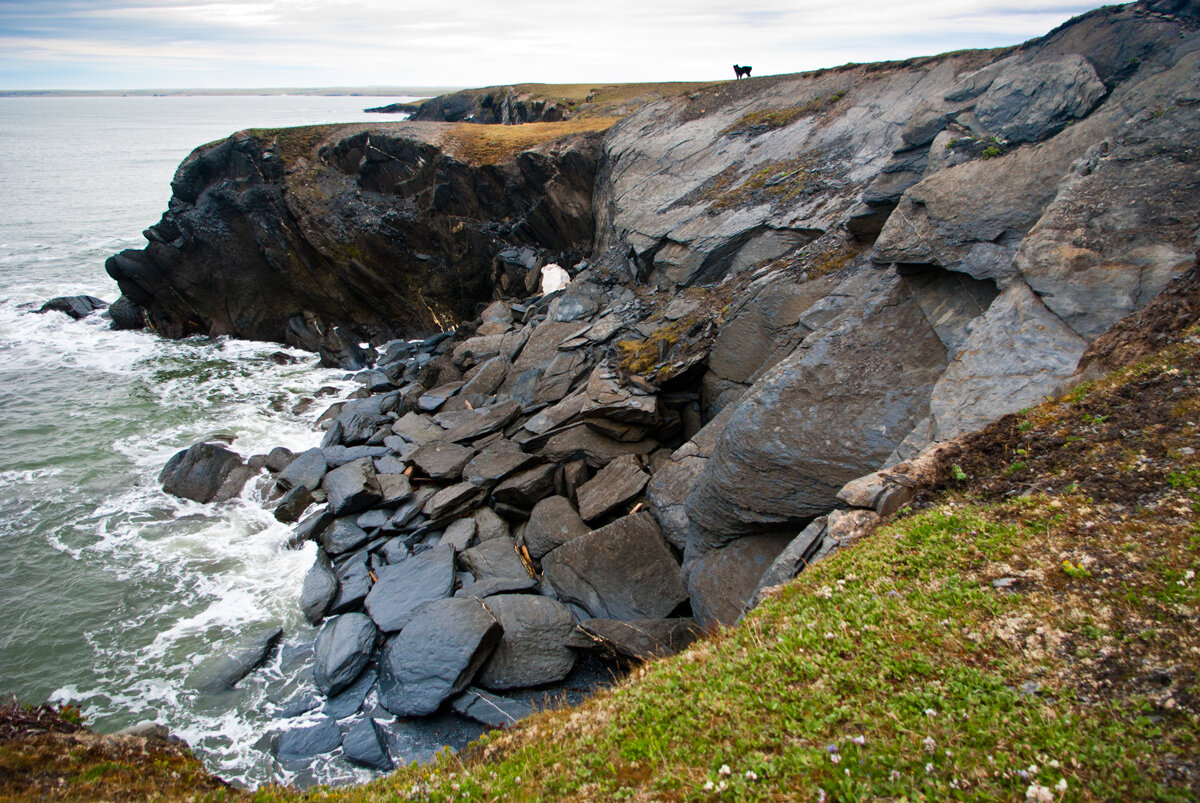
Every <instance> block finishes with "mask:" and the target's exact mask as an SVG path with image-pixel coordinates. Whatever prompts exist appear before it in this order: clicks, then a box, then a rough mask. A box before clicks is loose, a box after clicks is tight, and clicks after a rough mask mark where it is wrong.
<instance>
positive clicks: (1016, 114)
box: [975, 53, 1108, 142]
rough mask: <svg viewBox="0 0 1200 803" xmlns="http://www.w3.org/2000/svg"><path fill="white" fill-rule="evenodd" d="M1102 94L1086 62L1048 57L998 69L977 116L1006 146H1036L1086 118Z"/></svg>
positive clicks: (1074, 57) (1101, 84) (1069, 56)
mask: <svg viewBox="0 0 1200 803" xmlns="http://www.w3.org/2000/svg"><path fill="white" fill-rule="evenodd" d="M1106 94H1108V90H1107V89H1106V88H1105V86H1104V82H1103V81H1101V80H1100V78H1099V76H1097V75H1096V70H1095V69H1094V68H1093V67H1092V65H1091V63H1090V62H1089V61H1088V60H1087V59H1086V58H1084V57H1083V56H1080V55H1079V54H1077V53H1069V54H1064V55H1061V56H1051V57H1049V58H1042V59H1038V60H1037V61H1033V62H1024V63H1020V62H1018V63H1016V64H1013V65H1012V66H1009V67H1007V68H1005V69H1004V70H1002V71H1001V72H1000V74H999V75H998V76H997V77H996V79H995V80H994V81H992V84H991V86H989V87H988V89H987V91H986V92H984V93H983V95H982V96H980V98H979V100H978V101H976V103H975V117H976V119H978V120H979V123H980V125H982V126H983V127H984V129H985V130H987V131H989V132H991V133H993V134H997V135H999V136H1000V137H1002V138H1003V139H1006V140H1008V141H1010V142H1037V141H1039V140H1042V139H1045V138H1046V137H1048V136H1050V135H1052V134H1056V133H1058V132H1059V131H1061V130H1062V128H1063V127H1064V126H1066V124H1067V123H1069V122H1071V121H1072V120H1077V119H1079V118H1080V117H1084V116H1086V115H1087V113H1088V112H1090V111H1091V110H1092V109H1093V108H1094V107H1095V105H1096V104H1097V103H1099V102H1100V99H1101V98H1102V97H1104V96H1105V95H1106Z"/></svg>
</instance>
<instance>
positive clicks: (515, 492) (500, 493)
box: [492, 463, 558, 508]
mask: <svg viewBox="0 0 1200 803" xmlns="http://www.w3.org/2000/svg"><path fill="white" fill-rule="evenodd" d="M557 470H558V468H557V466H555V465H554V464H552V463H543V464H542V465H540V466H534V467H533V468H527V469H525V470H524V471H519V472H517V473H516V474H513V475H512V476H511V477H509V478H508V479H506V480H504V482H502V483H500V484H499V485H497V486H496V489H495V490H494V491H493V492H492V495H493V496H494V497H495V499H496V501H497V502H503V503H504V504H506V505H514V506H516V507H522V508H529V507H532V506H533V505H534V504H535V503H537V502H538V501H539V500H541V499H545V498H546V497H547V496H550V495H551V494H552V493H554V475H555V473H556V471H557Z"/></svg>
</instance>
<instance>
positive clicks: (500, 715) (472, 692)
mask: <svg viewBox="0 0 1200 803" xmlns="http://www.w3.org/2000/svg"><path fill="white" fill-rule="evenodd" d="M450 707H451V708H452V709H454V712H455V713H457V714H461V715H462V716H464V717H470V718H471V719H473V720H475V721H476V722H482V723H483V724H484V725H487V726H488V727H489V728H507V727H508V726H509V725H515V724H516V723H517V722H518V721H520V720H522V719H524V718H525V717H527V716H531V715H532V714H533V713H535V711H536V709H534V707H533V706H531V705H529V703H525V702H522V701H520V700H514V699H513V698H511V697H501V696H500V695H498V694H492V693H491V692H487V691H484V690H483V689H479V688H475V687H474V686H472V687H471V688H469V689H467V690H466V691H465V692H463V693H462V694H460V695H459V696H457V697H455V698H454V699H453V700H452V701H451V702H450Z"/></svg>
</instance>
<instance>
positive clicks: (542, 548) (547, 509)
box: [525, 496, 591, 560]
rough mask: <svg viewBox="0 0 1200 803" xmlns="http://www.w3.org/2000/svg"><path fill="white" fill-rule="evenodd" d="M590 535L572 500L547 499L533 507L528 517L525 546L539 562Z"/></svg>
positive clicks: (561, 498) (554, 497) (562, 498)
mask: <svg viewBox="0 0 1200 803" xmlns="http://www.w3.org/2000/svg"><path fill="white" fill-rule="evenodd" d="M589 532H591V529H590V528H589V527H588V526H587V525H586V524H584V523H583V519H582V518H580V517H579V514H578V513H577V512H575V508H574V507H572V505H571V500H569V499H567V498H566V497H562V496H549V497H547V498H545V499H543V500H541V501H540V502H538V503H537V504H536V505H534V506H533V510H532V511H531V512H530V514H529V524H528V526H526V527H525V545H526V547H528V549H529V554H530V556H531V557H532V558H533V559H534V560H541V559H542V558H543V557H545V556H546V554H547V553H549V552H550V551H551V550H554V549H557V548H558V547H560V546H562V545H563V544H565V543H567V542H568V541H570V540H572V539H574V538H578V537H580V536H582V535H587V534H588V533H589Z"/></svg>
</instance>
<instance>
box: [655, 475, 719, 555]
mask: <svg viewBox="0 0 1200 803" xmlns="http://www.w3.org/2000/svg"><path fill="white" fill-rule="evenodd" d="M707 464H708V460H707V459H706V458H703V457H700V456H698V455H692V456H690V457H681V458H679V459H676V460H672V461H671V462H669V463H668V464H667V465H665V466H663V467H662V468H661V469H659V470H658V471H657V472H655V474H654V476H653V477H651V479H650V482H649V483H647V485H646V501H647V502H648V503H649V505H650V511H651V512H652V513H653V514H654V518H655V519H657V520H658V524H659V526H660V527H662V531H663V537H664V538H666V539H667V543H669V544H670V545H671V546H673V547H675V548H676V549H678V550H680V551H683V549H684V548H685V547H686V546H687V536H688V517H687V508H686V505H685V502H686V501H687V496H688V492H689V491H690V490H691V489H692V486H693V485H694V484H695V482H696V480H697V479H698V478H699V477H700V475H701V474H702V473H703V472H704V467H705V466H706V465H707Z"/></svg>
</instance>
